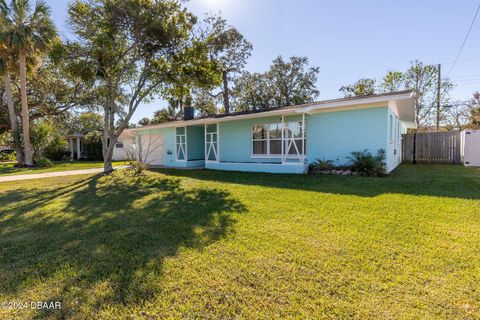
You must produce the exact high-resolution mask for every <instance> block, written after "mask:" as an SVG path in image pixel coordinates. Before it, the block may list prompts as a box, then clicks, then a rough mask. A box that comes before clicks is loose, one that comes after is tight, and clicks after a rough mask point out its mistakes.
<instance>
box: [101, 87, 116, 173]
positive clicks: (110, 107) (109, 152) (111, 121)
mask: <svg viewBox="0 0 480 320" xmlns="http://www.w3.org/2000/svg"><path fill="white" fill-rule="evenodd" d="M109 88H110V91H112V89H111V86H110V85H109ZM106 104H107V105H106V106H105V114H104V129H103V141H102V144H103V173H104V174H109V173H111V172H112V171H113V165H112V157H113V148H114V146H115V143H116V142H117V139H116V136H115V99H114V98H113V94H110V96H109V98H108V101H107V102H106Z"/></svg>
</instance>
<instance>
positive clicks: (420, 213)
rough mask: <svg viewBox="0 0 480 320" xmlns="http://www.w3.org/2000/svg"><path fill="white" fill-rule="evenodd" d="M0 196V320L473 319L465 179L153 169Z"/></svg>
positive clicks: (45, 183)
mask: <svg viewBox="0 0 480 320" xmlns="http://www.w3.org/2000/svg"><path fill="white" fill-rule="evenodd" d="M126 172H127V171H120V172H116V173H115V174H113V175H111V176H101V175H97V176H69V177H62V178H61V179H56V178H49V179H41V180H37V181H22V182H16V183H3V184H0V203H1V204H2V207H1V209H0V210H1V214H0V302H4V301H61V302H62V309H61V310H40V311H39V310H31V309H24V310H7V309H0V318H2V319H4V318H5V319H8V318H26V319H28V318H35V317H37V318H51V319H61V318H68V319H85V318H98V319H117V318H124V319H132V318H135V319H136V318H147V319H148V318H152V319H156V318H226V319H230V318H387V319H388V318H392V319H398V318H404V319H410V318H435V319H438V318H443V319H451V318H457V319H475V318H479V314H480V289H479V283H480V232H479V230H480V169H479V168H463V167H460V166H442V165H438V166H426V165H416V166H413V165H402V166H401V167H400V168H399V169H397V170H396V171H395V172H394V173H393V174H392V175H390V176H388V177H385V178H363V177H336V176H296V175H271V174H252V173H233V172H217V171H208V170H195V171H192V170H188V171H187V170H157V171H150V172H148V173H147V175H146V176H144V177H131V176H129V175H128V174H127V173H126Z"/></svg>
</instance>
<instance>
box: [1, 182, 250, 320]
mask: <svg viewBox="0 0 480 320" xmlns="http://www.w3.org/2000/svg"><path fill="white" fill-rule="evenodd" d="M0 203H2V204H6V205H5V207H4V210H2V213H1V214H0V235H1V238H0V255H1V258H0V259H1V260H0V261H1V263H0V273H1V274H2V275H0V293H2V294H5V295H13V296H15V295H21V294H22V293H23V292H24V291H25V290H30V289H32V290H33V289H35V287H36V286H40V287H41V283H42V282H45V283H48V282H49V281H54V282H56V283H57V284H58V283H61V290H60V293H59V294H55V295H53V296H49V297H41V299H42V300H50V301H62V302H63V304H64V305H63V306H62V310H60V311H59V310H55V311H39V312H41V313H40V314H39V316H47V315H48V313H55V316H58V317H67V318H68V317H70V316H73V315H75V314H77V313H79V312H81V311H80V309H79V308H80V307H81V304H83V305H84V304H86V303H87V302H86V301H88V303H87V304H88V305H89V307H90V308H92V309H93V310H95V309H99V308H100V307H101V306H102V305H104V304H121V305H128V304H130V303H137V302H139V301H145V300H147V299H149V298H150V297H152V296H153V295H154V294H155V293H156V292H157V291H158V290H159V288H160V287H161V284H159V283H158V282H159V279H161V277H162V272H163V263H164V260H165V259H166V258H168V257H172V256H175V255H177V253H178V250H179V249H180V248H187V249H188V248H193V249H195V250H202V249H203V248H205V246H207V245H209V244H211V243H213V242H215V241H218V240H220V239H222V238H223V237H225V236H227V235H228V234H229V233H230V232H233V228H232V227H233V225H234V223H235V220H234V218H233V217H232V216H231V214H232V213H235V212H244V211H245V207H244V206H243V205H242V203H240V202H239V201H237V200H235V199H233V198H232V197H231V196H230V195H229V194H228V193H227V192H225V191H221V190H218V189H191V188H184V187H182V185H181V183H180V179H169V178H167V179H159V178H158V176H157V177H156V178H151V177H141V178H122V177H118V176H113V177H108V176H107V177H101V176H95V177H92V178H88V179H84V180H80V181H77V182H76V183H75V184H73V185H68V186H64V187H61V188H55V189H52V190H48V191H44V190H38V189H33V190H32V189H20V190H12V191H7V192H4V193H2V194H1V195H0ZM97 291H100V292H101V294H100V296H102V298H101V299H100V298H98V295H99V293H98V292H97ZM96 297H97V298H96ZM38 298H40V297H38ZM75 301H77V302H79V301H80V302H81V303H80V305H76V302H75Z"/></svg>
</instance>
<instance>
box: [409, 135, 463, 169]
mask: <svg viewBox="0 0 480 320" xmlns="http://www.w3.org/2000/svg"><path fill="white" fill-rule="evenodd" d="M460 150H461V134H460V131H451V132H425V133H410V134H404V135H403V136H402V161H403V162H411V163H416V162H419V163H451V164H460V163H461V153H460Z"/></svg>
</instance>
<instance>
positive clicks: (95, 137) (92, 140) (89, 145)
mask: <svg viewBox="0 0 480 320" xmlns="http://www.w3.org/2000/svg"><path fill="white" fill-rule="evenodd" d="M83 152H84V155H85V160H88V161H103V153H102V136H101V133H100V132H98V131H92V132H89V133H87V134H86V135H85V139H84V141H83Z"/></svg>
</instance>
